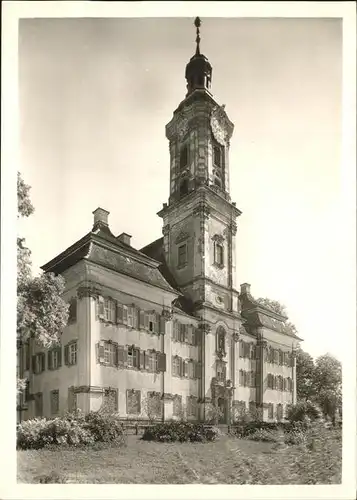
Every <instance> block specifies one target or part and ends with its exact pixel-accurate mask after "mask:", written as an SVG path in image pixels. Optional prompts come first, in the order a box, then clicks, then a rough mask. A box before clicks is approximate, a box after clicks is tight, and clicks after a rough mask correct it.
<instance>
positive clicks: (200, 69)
mask: <svg viewBox="0 0 357 500" xmlns="http://www.w3.org/2000/svg"><path fill="white" fill-rule="evenodd" d="M201 24H202V21H201V19H200V18H199V17H196V19H195V21H194V25H195V26H196V53H195V55H193V56H192V57H191V59H190V62H189V63H188V64H187V66H186V73H185V77H186V80H187V94H186V97H187V96H188V95H189V94H191V92H193V91H194V90H196V89H201V90H209V89H210V88H211V79H212V66H211V65H210V63H209V61H208V59H207V57H205V56H204V55H203V54H201V51H200V42H201V37H200V26H201Z"/></svg>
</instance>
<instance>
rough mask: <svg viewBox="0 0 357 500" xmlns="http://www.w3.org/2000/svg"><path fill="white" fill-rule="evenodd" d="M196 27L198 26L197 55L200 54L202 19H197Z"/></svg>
mask: <svg viewBox="0 0 357 500" xmlns="http://www.w3.org/2000/svg"><path fill="white" fill-rule="evenodd" d="M194 24H195V26H196V44H197V45H196V55H199V54H200V41H201V38H200V26H201V19H200V18H199V17H196V19H195V23H194Z"/></svg>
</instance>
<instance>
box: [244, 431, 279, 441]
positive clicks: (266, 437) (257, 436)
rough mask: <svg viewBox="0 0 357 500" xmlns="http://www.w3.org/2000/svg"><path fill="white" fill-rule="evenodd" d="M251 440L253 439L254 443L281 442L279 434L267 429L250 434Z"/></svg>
mask: <svg viewBox="0 0 357 500" xmlns="http://www.w3.org/2000/svg"><path fill="white" fill-rule="evenodd" d="M249 439H251V440H252V441H264V442H267V443H278V442H280V439H279V435H278V434H277V432H276V431H271V430H267V429H257V430H256V431H254V432H252V433H251V434H249Z"/></svg>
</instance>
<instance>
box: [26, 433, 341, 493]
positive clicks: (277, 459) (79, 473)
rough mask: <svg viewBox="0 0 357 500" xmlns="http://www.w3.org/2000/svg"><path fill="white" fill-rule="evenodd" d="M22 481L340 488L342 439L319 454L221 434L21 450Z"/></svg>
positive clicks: (331, 441) (333, 438)
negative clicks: (207, 439)
mask: <svg viewBox="0 0 357 500" xmlns="http://www.w3.org/2000/svg"><path fill="white" fill-rule="evenodd" d="M17 453H18V460H17V463H18V481H19V482H21V483H33V482H38V481H39V479H38V478H39V476H43V475H49V474H53V473H57V474H58V475H59V476H60V477H62V478H63V479H65V481H66V482H68V483H138V484H140V483H147V484H148V483H151V484H154V483H155V484H188V483H201V484H338V483H341V463H342V459H341V457H342V449H341V440H340V437H339V436H338V435H337V434H336V433H334V432H331V436H330V437H329V439H328V442H327V443H326V442H325V443H324V445H323V446H322V447H320V448H316V450H312V451H309V450H306V449H304V448H302V447H299V446H289V447H285V446H279V445H276V444H274V443H265V442H254V441H249V440H245V439H237V438H233V437H228V436H222V437H220V438H219V440H218V441H216V442H212V443H156V442H147V441H142V440H140V437H137V436H128V437H127V446H126V447H121V448H107V449H100V450H94V449H91V448H87V449H73V450H72V449H61V448H58V449H57V450H27V451H18V452H17Z"/></svg>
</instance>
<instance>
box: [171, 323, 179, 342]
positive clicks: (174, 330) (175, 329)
mask: <svg viewBox="0 0 357 500" xmlns="http://www.w3.org/2000/svg"><path fill="white" fill-rule="evenodd" d="M172 339H173V340H175V341H177V339H178V323H177V320H176V319H175V320H174V321H173V325H172Z"/></svg>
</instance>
